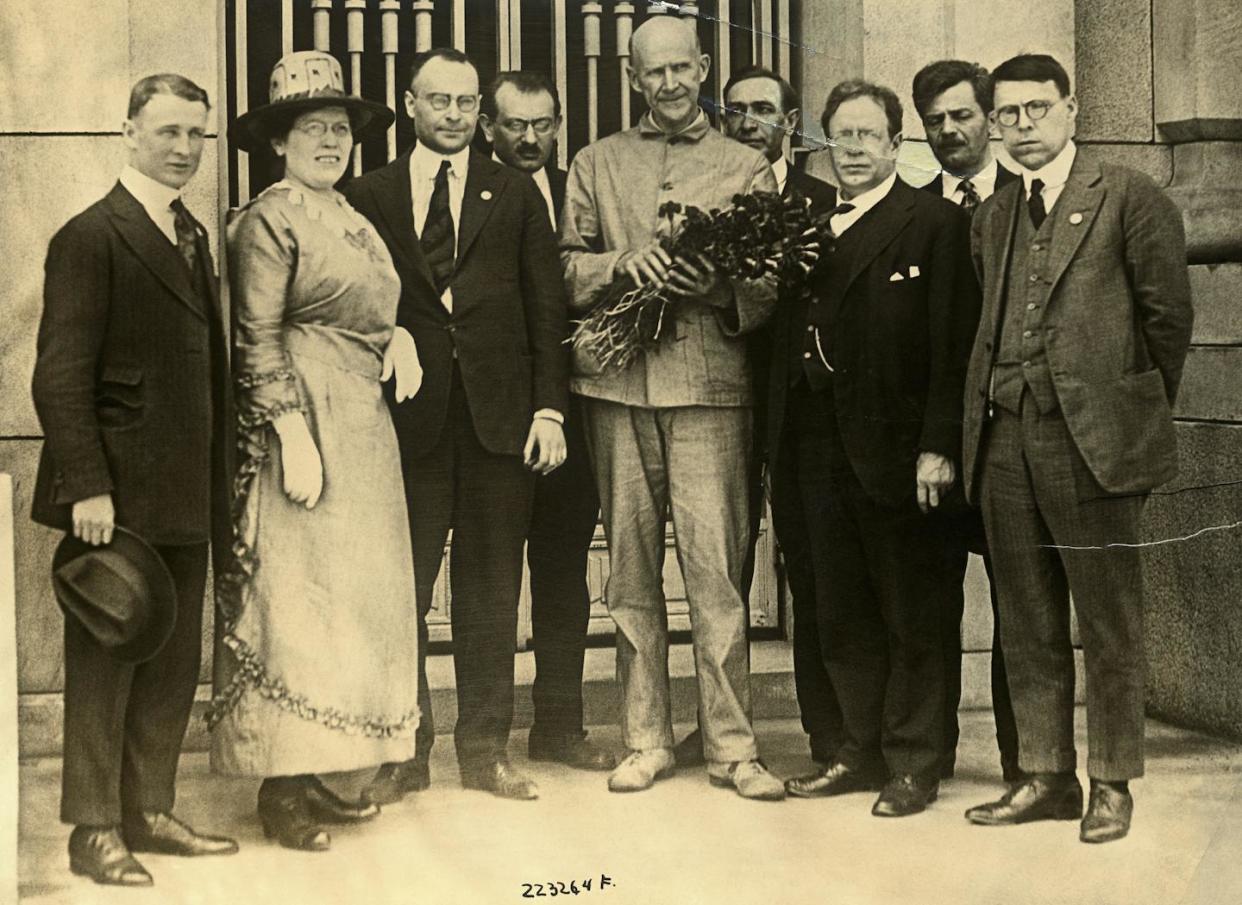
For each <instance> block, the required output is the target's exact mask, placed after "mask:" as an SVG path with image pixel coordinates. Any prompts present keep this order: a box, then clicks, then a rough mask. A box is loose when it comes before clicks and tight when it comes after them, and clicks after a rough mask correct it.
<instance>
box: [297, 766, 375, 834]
mask: <svg viewBox="0 0 1242 905" xmlns="http://www.w3.org/2000/svg"><path fill="white" fill-rule="evenodd" d="M304 791H305V793H306V805H307V807H308V808H309V810H310V814H311V816H312V817H314V818H315V819H316V820H322V821H323V822H324V823H362V822H364V821H367V820H374V819H375V818H376V817H378V816H379V812H380V809H379V805H377V804H376V803H375V802H373V801H369V800H367V799H365V798H364V799H363V800H362V801H346V800H345V799H343V798H341V797H340V796H339V795H337V794H336V793H335V792H333V791H332V790H331V789H329V788H328V787H327V786H325V785H324V784H323V782H321V781H320V779H319V777H318V776H311V777H308V778H307V780H306V787H305V790H304Z"/></svg>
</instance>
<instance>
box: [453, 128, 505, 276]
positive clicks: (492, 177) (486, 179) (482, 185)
mask: <svg viewBox="0 0 1242 905" xmlns="http://www.w3.org/2000/svg"><path fill="white" fill-rule="evenodd" d="M503 174H504V166H503V165H502V164H499V163H496V162H495V161H494V160H489V159H488V158H486V157H484V156H483V155H482V154H477V153H474V152H471V154H470V169H469V171H468V172H467V174H466V192H465V194H464V195H463V196H462V199H461V224H460V227H459V229H458V233H457V263H458V266H460V265H461V262H462V261H464V260H465V259H466V255H467V254H468V253H469V251H470V246H471V245H473V244H474V240H475V239H476V238H478V235H479V231H480V230H482V229H483V224H484V223H486V222H487V218H488V217H489V216H491V213H492V211H493V210H494V209H495V207H496V203H497V201H498V197H499V195H500V192H501V189H502V188H503V184H504V182H503V179H502V178H501V177H502V176H503Z"/></svg>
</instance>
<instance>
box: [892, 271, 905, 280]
mask: <svg viewBox="0 0 1242 905" xmlns="http://www.w3.org/2000/svg"><path fill="white" fill-rule="evenodd" d="M904 279H905V277H903V276H902V275H901V271H900V270H899V271H897V272H896V273H894V274H893V275H892V276H891V277H889V278H888V281H889V282H890V283H896V282H897V281H898V280H904Z"/></svg>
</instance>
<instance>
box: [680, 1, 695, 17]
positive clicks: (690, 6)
mask: <svg viewBox="0 0 1242 905" xmlns="http://www.w3.org/2000/svg"><path fill="white" fill-rule="evenodd" d="M698 15H699V5H698V4H697V3H692V2H690V0H686V2H685V3H683V4H682V5H681V17H682V18H683V19H697V18H698Z"/></svg>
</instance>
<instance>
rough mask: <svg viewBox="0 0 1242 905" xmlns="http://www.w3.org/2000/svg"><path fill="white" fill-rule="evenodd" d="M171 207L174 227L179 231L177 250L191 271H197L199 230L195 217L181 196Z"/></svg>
mask: <svg viewBox="0 0 1242 905" xmlns="http://www.w3.org/2000/svg"><path fill="white" fill-rule="evenodd" d="M169 207H171V208H172V212H173V228H174V229H176V231H177V251H179V252H181V257H182V259H183V260H184V261H185V266H186V267H188V268H190V273H197V270H196V268H197V266H198V246H197V245H196V244H195V242H196V239H197V238H198V230H196V229H195V228H194V218H193V217H191V216H190V212H189V211H188V210H186V208H185V205H184V204H182V203H181V199H180V198H176V199H174V200H173V202H172V204H170V205H169Z"/></svg>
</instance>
